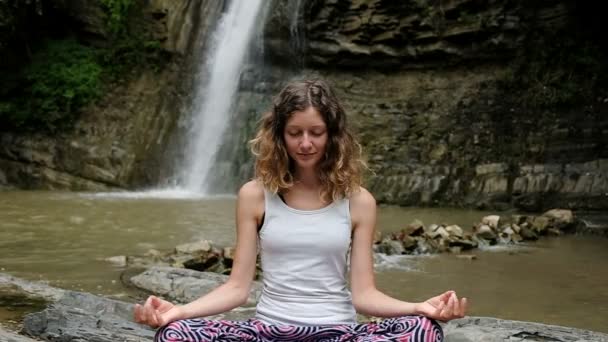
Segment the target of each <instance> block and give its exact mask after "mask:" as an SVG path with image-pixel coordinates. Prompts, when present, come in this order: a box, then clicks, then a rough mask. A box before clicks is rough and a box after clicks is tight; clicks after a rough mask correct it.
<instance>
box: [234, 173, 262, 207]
mask: <svg viewBox="0 0 608 342" xmlns="http://www.w3.org/2000/svg"><path fill="white" fill-rule="evenodd" d="M238 198H239V200H244V201H247V202H250V203H257V202H262V203H263V202H264V187H263V186H262V184H261V183H260V182H258V181H257V180H255V179H254V180H250V181H249V182H247V183H245V184H243V186H241V188H240V189H239V195H238Z"/></svg>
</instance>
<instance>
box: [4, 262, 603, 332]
mask: <svg viewBox="0 0 608 342" xmlns="http://www.w3.org/2000/svg"><path fill="white" fill-rule="evenodd" d="M149 272H154V273H156V275H157V276H160V277H161V278H162V277H165V280H166V281H168V280H169V279H171V278H172V277H176V276H179V277H183V278H185V279H187V278H188V277H191V276H192V274H193V273H192V272H195V271H189V270H184V269H175V268H164V269H152V270H149ZM198 273H199V279H206V280H207V281H209V282H210V283H213V282H216V281H218V280H221V279H218V277H216V276H217V275H210V274H209V273H206V272H198ZM162 274H164V275H163V276H161V275H162ZM220 277H221V276H220ZM201 290H204V289H201ZM6 292H11V293H20V294H21V295H24V296H28V297H32V298H37V299H42V300H45V301H47V302H48V303H49V304H48V306H47V307H46V308H45V309H44V310H42V311H40V312H34V313H30V314H28V315H26V317H25V318H24V320H23V324H22V329H21V331H19V332H16V331H11V330H10V329H7V328H4V327H2V325H0V340H1V341H7V342H31V341H40V340H42V341H57V342H59V341H61V342H72V341H73V342H76V341H79V342H80V341H96V342H110V341H127V342H140V341H151V340H152V337H153V336H154V329H151V328H149V327H146V326H142V325H139V324H136V323H134V322H133V321H132V309H133V304H132V303H127V302H124V301H119V300H114V299H109V298H104V297H99V296H95V295H92V294H89V293H83V292H75V291H68V290H62V289H58V288H54V287H50V286H47V285H44V284H40V283H34V282H29V281H25V280H22V279H19V278H15V277H13V276H10V275H7V274H3V273H0V294H4V293H6ZM182 295H183V299H186V295H185V294H182ZM193 295H195V294H193ZM171 296H173V297H174V298H177V297H179V296H180V290H178V289H173V292H172V294H171ZM253 313H254V310H253V307H245V308H239V309H237V310H233V311H231V312H228V313H226V314H224V315H221V316H216V317H214V318H221V319H246V318H247V317H250V316H251V315H253ZM442 326H443V329H444V332H445V336H446V341H450V342H475V341H484V342H492V341H496V342H498V341H563V342H566V341H568V342H575V341H580V342H582V341H608V334H603V333H598V332H593V331H587V330H582V329H575V328H569V327H562V326H555V325H546V324H539V323H532V322H523V321H511V320H502V319H497V318H490V317H467V318H464V319H459V320H454V321H451V322H449V323H447V324H442Z"/></svg>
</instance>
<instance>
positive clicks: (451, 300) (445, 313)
mask: <svg viewBox="0 0 608 342" xmlns="http://www.w3.org/2000/svg"><path fill="white" fill-rule="evenodd" d="M453 312H454V296H450V298H449V299H448V303H447V305H446V306H445V309H444V310H443V318H445V319H450V317H452V314H453Z"/></svg>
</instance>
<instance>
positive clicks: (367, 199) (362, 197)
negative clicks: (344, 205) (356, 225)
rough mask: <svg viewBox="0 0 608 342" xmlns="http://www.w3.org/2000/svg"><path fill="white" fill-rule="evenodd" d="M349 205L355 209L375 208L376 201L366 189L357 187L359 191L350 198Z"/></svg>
mask: <svg viewBox="0 0 608 342" xmlns="http://www.w3.org/2000/svg"><path fill="white" fill-rule="evenodd" d="M350 205H351V207H353V208H357V209H371V208H376V199H375V198H374V195H372V194H371V193H370V192H369V191H368V190H367V189H366V188H364V187H362V186H361V187H359V191H357V192H355V193H353V194H352V195H351V196H350Z"/></svg>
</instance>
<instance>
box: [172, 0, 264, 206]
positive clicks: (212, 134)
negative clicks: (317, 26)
mask: <svg viewBox="0 0 608 342" xmlns="http://www.w3.org/2000/svg"><path fill="white" fill-rule="evenodd" d="M264 2H265V1H263V0H233V1H230V4H229V7H228V10H227V11H226V13H225V14H224V15H223V17H222V19H221V20H220V22H219V25H218V28H217V29H216V30H215V33H214V37H213V39H214V42H213V43H212V44H211V47H210V48H209V49H208V52H207V56H206V58H205V60H206V62H205V64H204V67H203V68H201V70H200V72H199V74H200V77H199V78H198V79H199V80H198V81H197V85H196V91H195V92H196V93H195V98H194V103H193V106H192V108H193V110H192V113H191V122H190V123H189V130H188V135H189V136H188V138H187V141H188V144H187V146H186V151H185V156H186V160H185V161H184V165H182V167H181V170H182V171H181V175H180V177H179V180H178V184H179V187H180V188H182V189H183V190H185V191H188V192H194V193H203V194H206V193H208V191H209V184H207V183H208V182H209V179H210V174H211V172H212V170H213V163H214V161H215V158H216V154H217V151H218V149H219V147H220V145H221V143H222V140H223V136H224V133H225V132H226V129H227V128H228V124H229V122H230V120H231V119H233V115H232V113H231V109H232V105H233V102H234V100H235V99H236V95H237V90H238V85H239V79H240V75H241V70H242V67H243V64H244V62H245V56H246V54H247V48H248V47H249V43H250V40H251V38H252V36H253V35H254V33H255V31H256V25H260V20H259V16H260V14H261V12H262V11H261V10H262V7H263V3H264ZM262 22H263V21H262Z"/></svg>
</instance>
